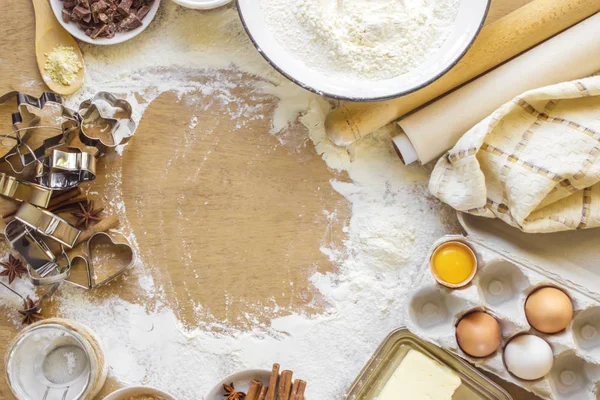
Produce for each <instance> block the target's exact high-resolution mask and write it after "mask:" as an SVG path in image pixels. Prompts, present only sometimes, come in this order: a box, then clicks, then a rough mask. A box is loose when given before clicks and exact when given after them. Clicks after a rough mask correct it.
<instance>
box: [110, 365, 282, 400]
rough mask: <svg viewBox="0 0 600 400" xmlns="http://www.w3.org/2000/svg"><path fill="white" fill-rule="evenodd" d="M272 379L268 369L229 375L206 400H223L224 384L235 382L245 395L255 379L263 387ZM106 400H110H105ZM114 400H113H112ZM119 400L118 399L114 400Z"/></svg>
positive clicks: (236, 387)
mask: <svg viewBox="0 0 600 400" xmlns="http://www.w3.org/2000/svg"><path fill="white" fill-rule="evenodd" d="M270 377H271V371H267V370H266V369H249V370H246V371H241V372H236V373H235V374H233V375H229V376H228V377H227V378H225V379H223V380H222V381H221V382H219V384H218V385H216V386H215V387H214V388H213V389H212V390H211V391H210V392H209V393H208V395H207V396H206V397H205V399H206V400H223V394H224V393H225V392H224V391H223V384H228V385H229V384H230V383H232V382H233V385H234V386H235V389H236V390H238V391H241V392H244V393H248V389H249V388H250V383H251V382H252V380H253V379H255V380H257V381H260V382H262V383H263V385H268V384H269V378H270ZM105 400H108V398H107V399H105ZM111 400H112V399H111ZM114 400H117V399H114Z"/></svg>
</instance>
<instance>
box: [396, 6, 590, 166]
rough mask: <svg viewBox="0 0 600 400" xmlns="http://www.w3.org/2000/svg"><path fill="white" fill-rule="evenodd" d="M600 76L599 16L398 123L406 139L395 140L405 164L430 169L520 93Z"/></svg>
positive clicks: (398, 138) (583, 22) (581, 23)
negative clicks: (475, 128) (462, 137)
mask: <svg viewBox="0 0 600 400" xmlns="http://www.w3.org/2000/svg"><path fill="white" fill-rule="evenodd" d="M598 71H600V13H598V14H595V15H593V16H592V17H590V18H588V19H587V20H585V21H582V22H580V23H579V24H577V25H575V26H573V27H572V28H570V29H568V30H566V31H565V32H563V33H561V34H559V35H557V36H555V37H554V38H552V39H550V40H548V41H546V42H545V43H543V44H541V45H539V46H538V47H536V48H534V49H532V50H530V51H528V52H527V53H524V54H522V55H521V56H519V57H517V58H515V59H513V60H512V61H509V62H508V63H506V64H504V65H503V66H501V67H499V68H497V69H495V70H493V71H491V72H489V73H487V74H486V75H483V76H482V77H480V78H479V79H477V80H475V81H473V82H471V83H469V84H467V85H466V86H463V87H462V88H460V89H458V90H457V91H455V92H453V93H450V94H449V95H447V96H445V97H442V98H441V99H440V100H438V101H436V102H434V103H432V104H430V105H429V106H427V107H425V108H423V109H422V110H420V111H417V112H416V113H414V114H412V115H410V116H408V117H406V118H404V119H402V120H400V121H399V122H398V124H399V125H400V127H401V128H402V129H403V131H404V133H405V135H406V137H402V136H401V137H395V138H394V143H395V145H396V149H397V151H398V153H399V154H400V156H401V158H402V159H403V161H404V162H405V163H411V162H412V161H416V160H415V158H417V159H418V161H420V162H421V164H426V163H428V162H429V161H431V160H433V159H435V158H437V157H439V156H440V155H442V154H443V153H444V152H445V151H447V150H449V149H451V148H452V147H453V146H454V145H455V144H456V142H457V141H458V139H460V137H461V136H462V135H463V134H464V133H465V132H467V131H468V130H469V129H471V128H472V127H473V126H474V125H476V124H477V123H478V122H479V121H481V120H482V119H484V118H485V117H487V116H488V115H489V114H491V113H492V112H493V111H494V110H495V109H497V108H498V107H499V106H501V105H502V104H504V103H506V102H507V101H510V100H511V99H513V98H514V97H516V96H518V95H519V94H521V93H523V92H526V91H528V90H531V89H535V88H540V87H543V86H547V85H552V84H556V83H560V82H565V81H570V80H573V79H577V78H583V77H586V76H590V75H592V74H594V73H595V72H598ZM407 139H408V140H407ZM407 143H408V145H407ZM411 145H412V147H413V149H411V148H410V147H411ZM415 154H416V157H415Z"/></svg>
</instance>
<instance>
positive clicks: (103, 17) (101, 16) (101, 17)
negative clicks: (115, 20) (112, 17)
mask: <svg viewBox="0 0 600 400" xmlns="http://www.w3.org/2000/svg"><path fill="white" fill-rule="evenodd" d="M98 19H99V20H100V21H101V22H102V23H104V24H108V17H107V16H106V14H104V13H98Z"/></svg>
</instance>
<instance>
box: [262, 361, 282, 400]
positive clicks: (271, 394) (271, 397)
mask: <svg viewBox="0 0 600 400" xmlns="http://www.w3.org/2000/svg"><path fill="white" fill-rule="evenodd" d="M278 378H279V364H277V363H275V364H273V369H272V370H271V378H269V390H267V396H266V397H265V400H275V391H276V390H277V379H278Z"/></svg>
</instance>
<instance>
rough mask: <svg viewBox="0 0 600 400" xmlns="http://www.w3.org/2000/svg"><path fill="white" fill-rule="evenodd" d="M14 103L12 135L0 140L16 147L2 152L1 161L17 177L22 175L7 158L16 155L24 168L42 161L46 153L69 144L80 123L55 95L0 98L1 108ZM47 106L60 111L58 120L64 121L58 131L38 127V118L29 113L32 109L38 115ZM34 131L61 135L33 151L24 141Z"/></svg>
mask: <svg viewBox="0 0 600 400" xmlns="http://www.w3.org/2000/svg"><path fill="white" fill-rule="evenodd" d="M13 99H14V100H15V109H16V111H15V112H14V113H12V114H11V119H12V121H11V122H12V127H13V132H12V135H2V136H0V137H2V138H3V139H9V140H14V142H15V145H14V146H13V147H11V148H10V149H9V150H8V151H6V152H4V154H2V153H0V160H4V161H6V162H7V163H8V164H9V165H10V167H11V168H12V170H13V171H14V172H17V173H20V172H22V171H17V170H16V169H15V167H14V166H13V164H12V163H11V162H10V161H9V160H8V158H10V157H12V156H14V155H18V157H19V159H20V161H21V164H22V165H23V167H25V166H27V165H29V164H31V163H33V162H35V161H39V160H41V159H42V158H43V157H44V154H45V153H46V150H48V149H50V148H53V147H57V146H60V145H62V144H65V143H67V142H69V141H70V139H71V138H72V137H73V135H74V133H75V132H76V131H78V130H79V120H78V119H77V116H76V114H75V113H74V112H73V111H72V110H70V109H68V108H66V107H65V106H64V105H63V104H62V99H61V98H60V96H58V95H57V94H56V93H52V92H44V93H42V95H41V96H40V97H34V96H30V95H27V94H24V93H20V92H16V91H13V92H9V93H6V94H4V95H2V96H0V105H3V104H6V103H8V102H9V101H11V100H13ZM47 104H52V105H55V106H57V107H58V108H59V110H60V113H61V118H62V119H63V122H62V123H61V125H60V128H59V127H55V126H39V125H37V123H38V122H39V121H40V117H39V115H37V114H36V113H34V112H32V109H37V110H40V111H41V110H43V109H44V107H45V106H46V105H47ZM34 129H54V130H57V131H60V134H58V135H54V136H52V137H49V138H48V139H45V140H44V141H43V143H42V145H41V146H39V147H38V148H36V149H33V148H31V147H30V146H29V145H28V144H27V140H28V139H29V137H30V136H31V132H32V131H33V130H34ZM6 147H10V146H6Z"/></svg>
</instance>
